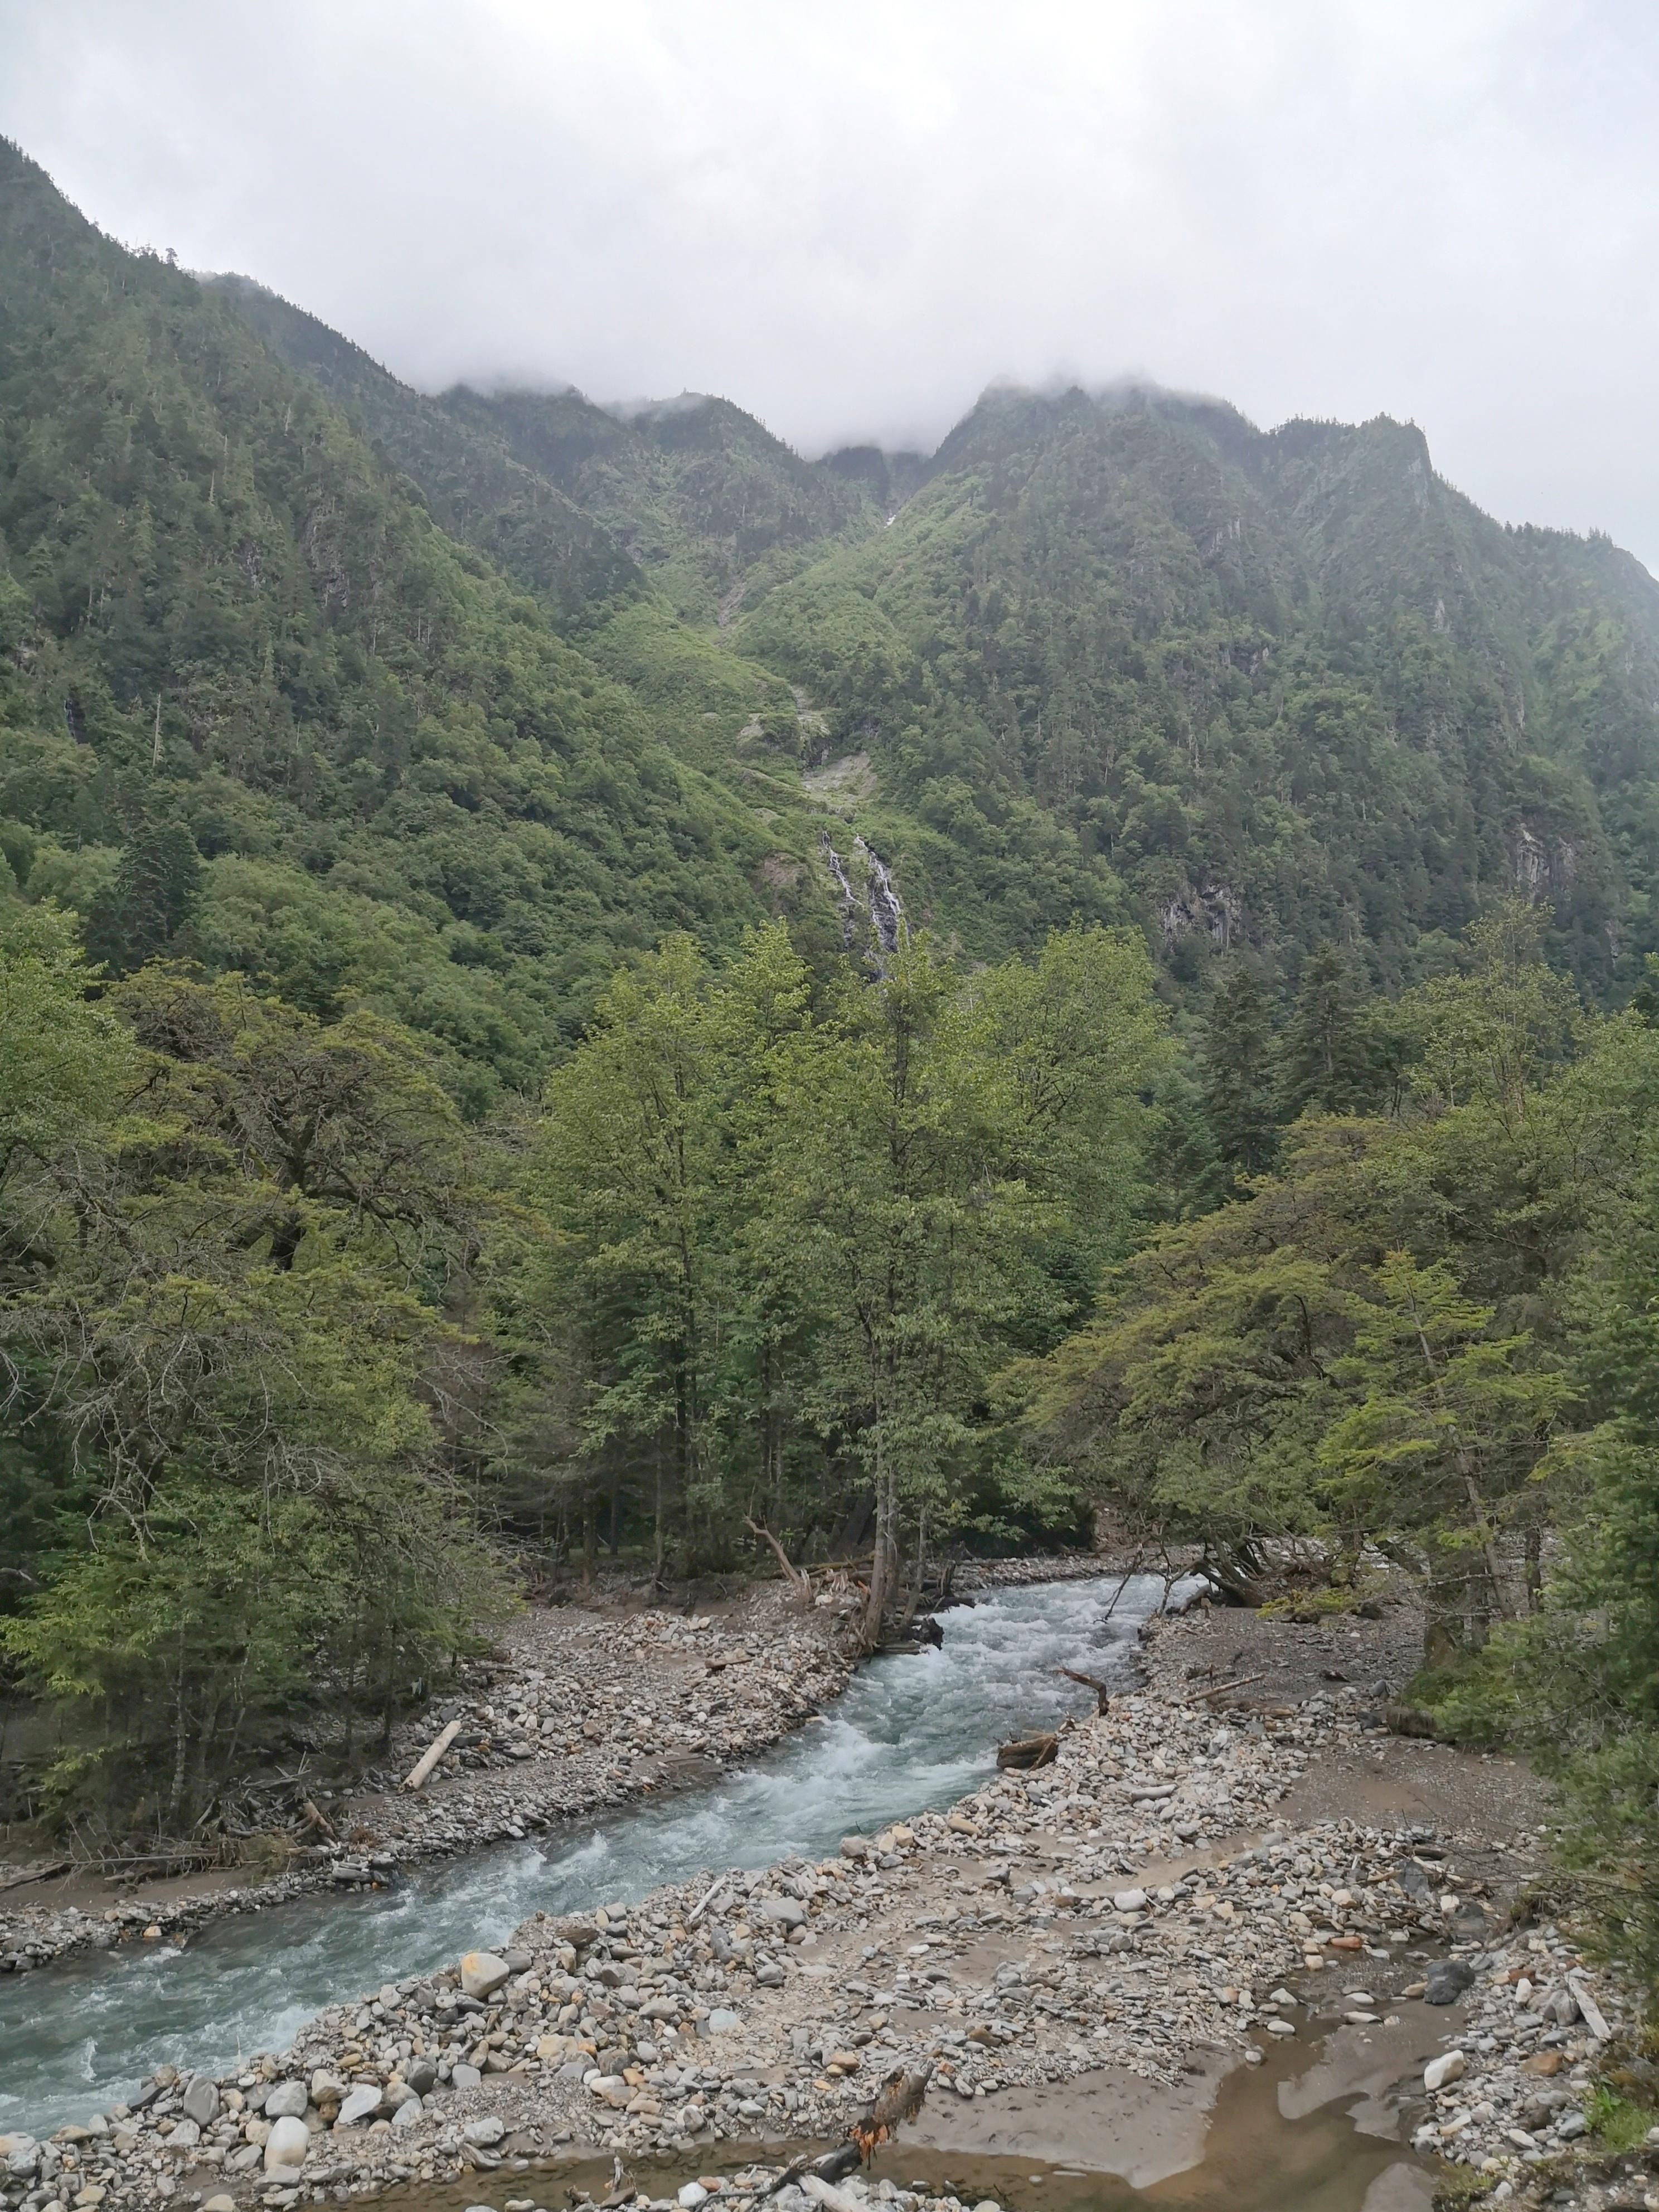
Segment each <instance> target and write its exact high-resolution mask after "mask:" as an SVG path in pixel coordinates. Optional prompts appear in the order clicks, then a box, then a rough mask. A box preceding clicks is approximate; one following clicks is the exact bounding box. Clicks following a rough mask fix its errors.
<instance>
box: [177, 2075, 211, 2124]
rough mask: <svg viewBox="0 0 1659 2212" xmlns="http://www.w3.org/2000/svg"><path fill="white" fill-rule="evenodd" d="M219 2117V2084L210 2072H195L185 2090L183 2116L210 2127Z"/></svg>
mask: <svg viewBox="0 0 1659 2212" xmlns="http://www.w3.org/2000/svg"><path fill="white" fill-rule="evenodd" d="M218 2117H219V2085H218V2083H217V2082H216V2081H215V2080H214V2079H213V2077H212V2075H210V2074H195V2075H191V2081H190V2086H189V2087H188V2088H187V2089H186V2090H185V2118H186V2119H188V2120H194V2121H195V2123H196V2124H197V2127H199V2128H210V2127H211V2126H212V2125H213V2123H214V2122H215V2120H216V2119H217V2118H218Z"/></svg>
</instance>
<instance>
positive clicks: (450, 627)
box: [0, 149, 806, 1109]
mask: <svg viewBox="0 0 1659 2212" xmlns="http://www.w3.org/2000/svg"><path fill="white" fill-rule="evenodd" d="M0 172H3V173H0V185H3V191H0V557H3V560H4V562H5V564H6V565H5V568H4V569H3V571H0V651H3V658H0V818H3V820H4V823H5V826H4V827H3V829H0V844H3V851H4V853H5V855H6V859H7V861H8V863H9V873H10V876H11V877H12V878H15V880H16V881H17V883H18V884H20V885H21V889H22V890H23V892H24V894H25V896H28V897H30V898H38V897H40V896H56V897H58V898H59V899H61V900H63V901H64V902H67V903H70V904H72V905H73V906H75V907H76V908H77V909H79V910H80V911H81V912H82V914H83V915H88V918H89V919H94V920H95V918H96V917H98V916H100V915H101V916H102V917H103V918H104V924H103V926H102V927H100V929H99V933H98V941H99V949H100V951H102V952H103V953H104V954H105V955H106V957H112V958H114V959H116V960H118V961H119V962H120V963H122V964H124V965H125V964H129V963H131V960H132V959H134V958H142V957H143V956H144V955H145V954H148V953H150V952H154V951H172V952H174V953H189V954H191V955H194V956H195V957H198V958H200V959H202V960H204V962H205V963H207V964H208V965H209V966H210V967H213V968H221V969H229V968H235V969H240V970H242V971H244V972H246V973H248V974H250V975H263V976H266V977H268V978H270V981H272V982H273V983H274V984H275V985H276V987H277V988H278V989H280V990H281V992H282V993H283V994H284V995H285V996H286V997H288V998H289V999H290V1000H292V1001H294V1002H295V1003H296V1004H298V1005H301V1006H306V1007H308V1008H311V1009H313V1010H314V1011H317V1012H332V1011H335V1010H337V1008H339V1007H340V1006H343V1005H345V1004H347V1003H349V1001H350V1000H353V999H356V998H362V999H365V1000H368V1002H370V1003H372V1004H374V1005H375V1006H380V1007H381V1008H382V1009H384V1010H385V1011H386V1012H389V1013H392V1014H394V1015H395V1016H396V1017H397V1018H399V1019H401V1020H403V1021H405V1022H407V1023H408V1024H410V1025H411V1026H413V1027H415V1028H416V1029H418V1030H422V1031H424V1032H425V1033H427V1034H428V1035H429V1036H433V1037H434V1038H435V1039H437V1040H439V1041H440V1042H441V1044H442V1045H443V1047H444V1048H446V1050H447V1054H448V1055H449V1056H450V1059H451V1060H452V1064H453V1082H454V1084H455V1086H456V1088H457V1091H458V1095H459V1096H461V1097H463V1098H464V1099H465V1101H466V1102H467V1103H468V1105H469V1108H471V1109H477V1107H478V1106H480V1105H481V1104H483V1103H484V1102H486V1101H487V1100H488V1099H489V1097H490V1096H491V1095H493V1093H494V1091H495V1090H496V1089H497V1088H498V1087H499V1086H500V1085H503V1084H505V1085H511V1086H513V1087H515V1088H520V1089H523V1088H526V1087H529V1086H532V1085H533V1084H534V1083H535V1081H536V1079H538V1076H539V1074H540V1073H541V1071H542V1070H543V1069H544V1067H545V1066H547V1064H548V1062H549V1060H550V1059H551V1058H552V1057H554V1056H555V1055H556V1052H557V1051H558V1050H559V1049H560V1048H562V1046H563V1045H564V1044H566V1043H568V1042H569V1040H570V1039H571V1038H572V1037H573V1036H574V1035H575V1034H576V1033H577V1032H578V1031H579V1030H580V1024H581V1021H582V1018H583V1017H584V1015H585V1012H586V1007H587V1005H588V1004H589V1003H590V1001H591V998H592V994H593V991H594V990H595V988H596V987H598V984H599V981H602V979H603V977H604V975H605V973H606V972H608V970H609V969H610V967H611V965H612V964H613V963H614V962H615V959H616V957H617V954H618V953H619V952H620V951H624V950H626V949H627V948H629V947H634V946H642V945H646V944H648V943H650V942H653V941H654V939H656V938H657V937H658V936H659V935H660V934H661V933H663V932H664V931H665V930H667V929H671V928H674V927H686V926H690V927H696V929H698V931H699V932H700V933H701V934H702V936H703V938H704V939H705V940H706V941H707V942H708V943H710V944H711V945H722V944H732V943H734V942H735V941H736V938H737V935H738V933H740V931H741V929H742V928H743V927H744V924H745V922H747V921H752V920H755V919H757V918H758V917H759V915H761V914H763V912H765V911H766V910H767V908H768V906H769V905H770V904H771V903H773V902H774V901H775V896H777V893H776V890H775V884H780V883H781V884H786V885H787V882H788V881H789V880H791V879H792V876H791V871H789V870H788V869H781V868H778V867H774V868H773V870H772V872H771V874H772V878H773V882H772V883H771V884H769V883H768V882H766V881H764V880H763V879H762V878H760V877H759V875H758V873H757V872H758V871H759V869H760V868H761V866H762V864H763V862H765V861H766V860H768V859H769V856H771V855H772V854H774V853H775V850H776V841H775V836H773V834H772V833H771V831H770V830H769V829H768V828H767V826H766V825H765V824H764V823H762V822H761V821H760V820H759V819H758V817H757V815H756V813H755V812H754V811H753V810H752V809H751V808H750V807H748V806H746V805H743V804H742V803H740V802H739V801H738V800H737V799H734V798H733V797H732V796H731V795H730V794H728V793H726V791H724V790H723V789H720V788H719V787H716V786H715V785H714V784H713V783H711V782H710V781H708V778H707V777H706V776H705V775H703V774H702V772H701V771H700V770H699V769H697V768H696V766H694V765H692V764H690V763H687V762H684V761H679V760H676V758H675V757H673V754H672V752H671V750H670V749H669V747H668V745H666V744H665V743H664V742H663V741H662V739H661V738H659V737H658V736H657V735H656V733H655V732H654V731H653V726H652V720H651V715H650V713H649V712H648V710H647V709H645V708H642V707H641V705H640V704H639V703H638V702H637V701H636V700H635V698H634V697H633V696H630V694H629V692H628V691H627V690H625V689H624V688H623V686H622V685H621V684H617V683H616V682H615V681H613V680H611V679H609V678H606V677H605V676H604V675H603V674H602V673H601V672H600V671H599V669H598V668H596V667H595V666H594V665H593V664H592V662H591V661H589V660H587V659H584V658H583V657H582V656H580V654H579V653H576V652H575V651H574V650H573V649H572V648H571V647H568V646H565V645H562V644H561V643H560V642H559V641H558V640H557V638H556V636H555V635H553V634H552V633H551V631H550V629H549V627H548V625H547V623H546V621H545V620H544V617H543V616H542V614H541V613H540V611H539V610H538V607H537V605H535V604H534V603H533V602H532V601H531V600H530V599H526V598H525V597H524V596H522V595H521V594H520V593H519V592H516V591H514V590H513V589H512V588H510V587H509V586H507V584H506V583H505V582H504V581H503V580H502V579H501V576H500V575H499V574H498V573H496V572H495V571H494V570H492V569H491V568H489V567H488V566H487V565H486V564H485V563H484V562H483V561H482V560H481V559H480V558H479V557H478V556H476V555H473V554H471V553H469V552H467V551H465V550H463V549H462V548H460V547H459V546H458V545H457V544H455V543H454V542H453V540H451V539H449V538H446V537H445V536H444V535H443V534H442V533H441V532H440V531H439V530H438V529H437V528H435V526H434V525H433V523H432V521H431V519H430V517H429V515H428V513H427V510H426V508H425V506H424V504H423V503H422V501H421V499H420V498H419V496H418V495H416V493H415V492H414V491H413V490H412V489H411V488H410V486H409V485H408V484H407V483H405V482H404V481H403V480H401V479H399V478H398V477H395V476H394V475H393V474H392V472H391V471H389V470H388V468H387V467H386V465H385V464H384V463H382V462H380V461H379V460H377V459H375V457H374V455H373V454H372V453H370V451H369V450H368V447H366V446H365V445H364V444H363V443H362V441H361V440H360V439H358V438H357V437H356V435H354V434H353V433H352V431H351V430H350V429H349V426H348V425H347V424H346V423H345V422H344V421H343V418H342V417H341V416H338V415H337V413H336V412H335V411H334V410H332V409H331V407H330V406H329V405H328V404H325V401H324V400H323V399H322V398H319V395H318V394H317V392H315V390H314V389H313V386H310V385H309V384H307V382H306V381H305V380H302V379H300V378H297V377H296V376H295V375H294V374H291V373H290V372H289V371H288V370H286V369H284V368H282V367H281V366H280V365H279V364H278V363H276V362H275V361H274V360H273V358H272V357H271V356H270V354H269V352H268V351H267V350H266V349H265V348H264V346H263V345H262V344H261V343H259V342H258V339H257V338H256V337H254V336H253V334H252V332H251V331H250V330H249V328H248V326H247V325H246V323H245V322H244V321H243V320H242V319H241V318H240V316H239V315H238V314H237V313H236V312H235V310H234V307H233V305H232V304H231V303H230V302H229V301H227V300H225V299H223V298H221V297H219V296H217V295H213V294H211V293H204V291H203V290H202V289H200V288H199V287H198V286H197V284H196V283H194V282H193V281H192V280H191V278H190V277H188V276H184V275H183V274H181V273H180V272H179V271H178V270H173V269H172V268H169V267H168V266H167V265H166V264H163V263H161V262H159V261H157V260H155V259H154V258H143V257H134V256H132V255H130V254H127V253H125V252H122V251H120V250H119V249H118V248H117V247H115V246H112V245H110V244H109V243H108V242H107V241H106V240H103V239H101V238H100V237H99V236H98V234H96V233H95V232H94V231H93V230H92V229H91V228H89V227H88V225H87V224H85V223H84V222H82V221H81V219H80V218H79V217H78V216H76V215H75V214H74V212H73V210H70V209H69V208H67V207H66V206H65V205H64V203H63V201H62V200H61V199H59V198H58V196H57V194H56V193H54V192H53V191H52V189H51V187H50V185H48V184H47V183H46V179H44V178H43V177H41V175H40V173H39V172H38V171H36V170H34V169H33V168H32V167H30V165H28V164H27V162H25V161H23V160H22V158H21V156H20V155H17V154H15V151H13V150H12V149H0ZM739 680H741V678H740V677H739ZM769 696H771V695H770V693H769V690H767V688H766V684H765V680H764V679H762V678H754V679H752V682H751V691H750V702H749V703H750V705H751V706H753V705H757V704H761V703H763V702H764V700H765V699H766V698H767V697H769ZM740 719H741V717H740V716H734V720H740ZM796 842H797V846H798V847H799V848H805V845H806V839H805V834H804V833H803V834H802V835H801V836H799V838H798V839H797V841H796ZM124 848H125V849H127V850H128V851H129V855H130V857H129V859H128V860H126V861H125V862H124V861H123V860H122V859H121V857H120V856H121V854H122V852H123V850H124ZM135 848H136V849H135ZM785 850H786V854H787V847H786V848H785ZM198 858H199V861H200V863H201V864H202V865H201V866H200V867H199V871H198V870H197V867H196V862H197V859H198Z"/></svg>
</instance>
